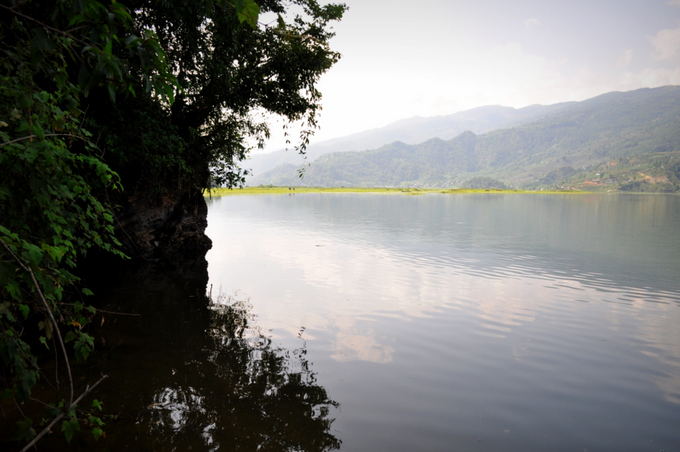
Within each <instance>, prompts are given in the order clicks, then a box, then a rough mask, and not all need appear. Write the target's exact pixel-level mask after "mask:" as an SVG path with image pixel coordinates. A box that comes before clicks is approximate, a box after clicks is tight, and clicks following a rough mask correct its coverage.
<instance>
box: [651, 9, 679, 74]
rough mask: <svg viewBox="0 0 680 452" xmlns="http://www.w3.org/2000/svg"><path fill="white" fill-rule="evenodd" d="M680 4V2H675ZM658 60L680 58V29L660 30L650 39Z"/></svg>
mask: <svg viewBox="0 0 680 452" xmlns="http://www.w3.org/2000/svg"><path fill="white" fill-rule="evenodd" d="M673 1H677V2H678V3H680V0H673ZM650 41H651V43H652V46H653V47H654V56H655V58H656V59H657V60H664V61H668V60H674V59H675V58H676V57H678V56H680V27H678V28H666V29H664V30H659V31H658V32H657V33H656V34H655V35H654V36H652V37H651V38H650Z"/></svg>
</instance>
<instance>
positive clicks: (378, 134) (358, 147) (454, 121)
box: [243, 102, 570, 183]
mask: <svg viewBox="0 0 680 452" xmlns="http://www.w3.org/2000/svg"><path fill="white" fill-rule="evenodd" d="M569 104H570V102H568V103H562V104H555V105H548V106H545V105H531V106H528V107H524V108H519V109H515V108H512V107H503V106H499V105H487V106H484V107H477V108H473V109H470V110H465V111H461V112H458V113H453V114H450V115H444V116H433V117H413V118H408V119H402V120H399V121H396V122H393V123H391V124H388V125H386V126H384V127H380V128H377V129H371V130H365V131H363V132H358V133H355V134H351V135H348V136H345V137H340V138H335V139H332V140H328V141H323V142H321V143H318V144H313V145H311V146H310V147H309V148H308V150H307V159H306V160H305V159H303V157H302V156H300V155H299V154H296V153H295V152H294V151H275V152H271V153H268V154H259V155H255V156H253V157H252V158H250V159H248V160H247V161H245V162H244V164H243V166H244V167H245V168H248V169H250V170H252V172H253V174H254V176H255V177H254V178H251V179H249V183H257V182H258V180H259V178H260V176H262V175H263V174H264V173H265V172H267V171H269V170H271V169H273V168H275V167H277V166H279V165H297V166H298V167H299V166H302V165H304V164H306V163H309V162H313V161H314V160H316V159H317V158H319V157H321V156H322V155H325V154H330V153H332V152H346V151H364V150H368V149H375V148H377V147H380V146H383V145H385V144H389V143H392V142H395V141H402V142H404V143H408V144H417V143H422V142H423V141H426V140H428V139H430V138H435V137H436V138H441V139H444V140H448V139H451V138H453V137H455V136H457V135H459V134H461V133H462V132H465V131H466V130H470V131H472V132H474V133H485V132H490V131H492V130H496V129H500V128H506V127H512V126H514V125H518V124H522V123H526V122H529V121H532V120H536V119H538V118H541V117H543V116H545V115H548V114H550V113H553V112H556V111H559V110H560V109H562V108H564V107H566V106H568V105H569Z"/></svg>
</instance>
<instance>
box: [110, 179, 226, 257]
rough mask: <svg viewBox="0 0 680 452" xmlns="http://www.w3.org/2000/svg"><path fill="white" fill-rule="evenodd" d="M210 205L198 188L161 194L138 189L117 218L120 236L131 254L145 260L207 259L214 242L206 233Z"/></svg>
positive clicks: (128, 199)
mask: <svg viewBox="0 0 680 452" xmlns="http://www.w3.org/2000/svg"><path fill="white" fill-rule="evenodd" d="M207 214H208V208H207V206H206V203H205V200H204V199H203V195H202V193H201V192H200V191H199V190H197V189H193V190H184V191H178V192H174V193H173V192H166V193H163V194H158V195H149V194H146V193H135V194H133V195H131V196H129V197H128V198H127V202H126V204H125V206H124V208H123V210H122V214H121V215H120V217H119V218H118V221H119V224H118V225H117V226H118V228H119V230H120V232H119V234H118V236H119V237H120V238H121V240H123V241H124V245H125V248H126V250H127V252H128V254H130V255H131V257H133V258H136V259H140V260H144V261H154V262H155V261H164V262H168V263H172V262H180V261H181V262H182V263H183V264H185V263H186V262H190V261H192V260H195V259H204V258H205V254H206V252H207V251H208V250H209V249H210V247H211V246H212V242H211V241H210V239H209V238H208V237H207V236H206V235H205V228H206V226H207V225H208V221H207Z"/></svg>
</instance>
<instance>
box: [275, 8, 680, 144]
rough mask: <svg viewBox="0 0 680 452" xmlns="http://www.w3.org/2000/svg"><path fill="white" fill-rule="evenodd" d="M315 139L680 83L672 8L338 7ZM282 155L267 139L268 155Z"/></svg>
mask: <svg viewBox="0 0 680 452" xmlns="http://www.w3.org/2000/svg"><path fill="white" fill-rule="evenodd" d="M344 3H346V4H348V6H349V8H350V9H349V11H348V12H347V14H346V15H345V18H344V19H343V20H342V22H340V23H338V24H337V25H336V26H335V30H336V33H337V35H336V37H335V38H334V39H333V41H332V45H333V47H334V48H335V49H337V50H338V51H340V52H341V53H342V55H343V57H342V59H341V60H340V62H339V63H338V64H337V65H336V66H334V67H333V68H332V69H331V70H330V71H329V73H327V74H326V75H324V77H323V78H322V80H321V84H320V88H321V91H322V92H323V95H324V99H323V106H324V109H323V111H322V113H321V126H322V128H321V130H319V131H318V132H317V134H316V137H315V138H314V139H313V141H321V140H324V139H329V138H333V137H337V136H342V135H347V134H349V133H353V132H358V131H361V130H366V129H371V128H374V127H379V126H382V125H385V124H387V123H389V122H392V121H395V120H399V119H403V118H408V117H412V116H434V115H440V114H448V113H454V112H456V111H460V110H464V109H467V108H472V107H477V106H480V105H489V104H496V105H507V106H512V107H522V106H525V105H530V104H537V103H540V104H550V103H555V102H561V101H568V100H582V99H586V98H588V97H592V96H595V95H598V94H601V93H604V92H607V91H615V90H618V91H625V90H631V89H636V88H641V87H653V86H660V85H669V84H680V0H448V1H446V0H417V1H412V0H409V1H406V0H345V2H344ZM281 147H283V145H282V142H281V141H280V138H278V137H276V136H275V137H274V138H273V139H272V140H271V141H270V143H269V145H268V146H267V150H275V149H278V148H281Z"/></svg>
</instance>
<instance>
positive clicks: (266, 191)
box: [203, 187, 618, 198]
mask: <svg viewBox="0 0 680 452" xmlns="http://www.w3.org/2000/svg"><path fill="white" fill-rule="evenodd" d="M298 193H373V194H379V193H382V194H402V195H426V194H433V193H439V194H538V195H576V194H589V193H597V192H589V191H576V190H570V191H559V190H511V189H482V188H384V187H382V188H381V187H245V188H233V189H232V188H213V189H211V190H205V191H204V192H203V196H204V197H206V198H219V197H222V196H242V195H285V194H298ZM617 193H618V192H617Z"/></svg>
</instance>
